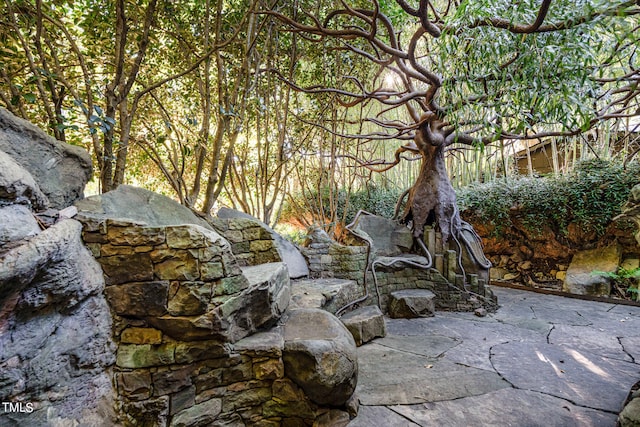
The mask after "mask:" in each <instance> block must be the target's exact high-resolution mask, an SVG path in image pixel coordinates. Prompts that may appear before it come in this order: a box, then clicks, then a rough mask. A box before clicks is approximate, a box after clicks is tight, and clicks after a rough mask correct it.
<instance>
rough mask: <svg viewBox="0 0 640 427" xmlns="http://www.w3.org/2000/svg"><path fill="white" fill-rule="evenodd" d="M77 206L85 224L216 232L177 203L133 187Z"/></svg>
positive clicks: (81, 202)
mask: <svg viewBox="0 0 640 427" xmlns="http://www.w3.org/2000/svg"><path fill="white" fill-rule="evenodd" d="M76 207H77V208H78V211H79V213H80V217H79V218H83V219H82V221H83V222H88V221H89V222H92V223H97V222H101V221H104V220H106V219H107V218H108V219H117V220H122V221H129V222H137V223H140V224H145V225H147V226H152V227H160V226H167V225H183V224H195V225H199V226H201V227H204V228H206V229H209V230H212V228H211V226H210V225H209V224H208V223H207V222H206V221H205V220H203V219H202V218H200V217H198V216H197V215H196V214H194V213H193V212H192V211H191V210H190V209H188V208H186V207H184V206H182V205H181V204H180V203H178V202H176V201H175V200H173V199H170V198H169V197H166V196H163V195H161V194H158V193H154V192H153V191H149V190H145V189H144V188H138V187H133V186H131V185H120V186H119V187H118V188H116V189H115V190H113V191H109V192H108V193H105V194H101V195H97V196H91V197H87V198H86V199H84V200H80V201H78V202H77V203H76Z"/></svg>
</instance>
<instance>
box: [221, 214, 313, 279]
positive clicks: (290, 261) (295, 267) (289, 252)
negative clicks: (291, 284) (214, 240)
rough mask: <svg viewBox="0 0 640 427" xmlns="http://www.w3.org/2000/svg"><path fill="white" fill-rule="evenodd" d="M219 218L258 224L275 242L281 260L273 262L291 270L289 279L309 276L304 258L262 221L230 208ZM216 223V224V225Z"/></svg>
mask: <svg viewBox="0 0 640 427" xmlns="http://www.w3.org/2000/svg"><path fill="white" fill-rule="evenodd" d="M218 218H221V219H226V220H229V219H237V218H241V219H248V220H251V221H253V222H255V223H256V224H258V225H259V226H260V227H261V228H262V229H264V230H265V231H266V233H267V234H269V235H270V237H271V239H272V240H273V244H274V246H275V248H276V251H277V252H278V255H279V259H275V260H273V261H282V262H284V263H285V264H286V265H287V268H288V269H289V277H291V278H292V279H297V278H300V277H306V276H308V275H309V267H308V266H307V262H306V261H305V259H304V257H303V256H302V254H301V253H300V251H299V250H298V248H296V247H295V246H294V245H293V244H292V243H291V242H289V241H288V240H287V239H285V238H284V237H282V236H281V235H280V234H278V233H277V232H276V231H275V230H273V229H272V228H271V227H269V226H268V225H267V224H265V223H263V222H262V221H260V220H258V219H257V218H254V217H253V216H251V215H249V214H246V213H244V212H240V211H238V210H235V209H229V208H221V209H220V210H219V211H218ZM215 224H216V223H215V222H214V225H215Z"/></svg>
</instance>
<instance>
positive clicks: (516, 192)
mask: <svg viewBox="0 0 640 427" xmlns="http://www.w3.org/2000/svg"><path fill="white" fill-rule="evenodd" d="M639 182H640V164H638V163H637V162H636V163H633V164H629V165H627V167H626V168H625V167H624V166H623V165H621V164H619V163H614V162H610V161H601V160H590V161H585V162H582V163H580V164H579V165H577V166H576V168H575V169H574V170H573V172H572V173H570V174H568V175H566V176H562V177H557V178H555V177H545V178H530V177H520V178H505V179H501V180H497V181H493V182H490V183H486V184H476V185H472V186H468V187H465V188H462V189H460V190H459V191H458V203H459V205H460V209H461V210H467V211H470V212H472V213H473V214H474V215H476V216H477V217H478V218H479V219H480V220H483V221H487V222H491V223H493V224H495V225H496V229H495V233H496V234H497V235H501V234H503V232H504V231H505V230H506V229H508V228H509V227H511V226H512V225H513V222H512V220H513V218H514V217H517V218H518V219H519V220H520V221H521V222H522V224H523V225H524V226H525V228H527V229H528V230H529V231H530V232H533V233H536V232H540V231H541V229H542V226H545V225H547V226H550V227H551V228H552V229H553V230H555V231H557V232H560V233H562V234H565V235H566V234H567V229H568V226H569V224H570V223H572V222H575V223H576V224H577V225H579V226H581V227H583V228H585V229H589V230H593V231H595V232H596V235H597V237H601V236H602V235H603V234H604V232H605V230H606V228H607V225H608V224H609V223H610V222H611V219H612V218H613V217H615V216H616V215H618V214H619V213H620V207H621V205H622V204H623V203H624V202H625V201H626V200H627V197H628V195H629V192H630V190H631V188H632V187H633V186H634V185H635V184H637V183H639Z"/></svg>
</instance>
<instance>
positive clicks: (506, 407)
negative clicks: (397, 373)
mask: <svg viewBox="0 0 640 427" xmlns="http://www.w3.org/2000/svg"><path fill="white" fill-rule="evenodd" d="M390 409H391V410H392V411H394V412H395V413H397V414H399V415H402V416H403V417H405V420H406V421H405V422H411V421H413V422H415V423H416V424H418V425H421V426H438V427H460V426H518V427H534V426H536V427H569V426H574V427H579V426H614V425H615V420H616V416H615V415H613V414H608V413H604V412H600V411H594V410H591V409H588V408H582V407H580V406H576V405H573V404H571V403H570V402H568V401H566V400H564V399H558V398H554V397H551V396H546V395H544V394H540V393H535V392H531V391H527V390H512V389H501V390H498V391H494V392H491V393H488V394H486V395H484V396H471V397H466V398H462V399H458V400H451V401H447V402H434V403H428V404H424V405H409V406H392V407H390ZM389 425H391V424H389ZM398 425H402V424H398Z"/></svg>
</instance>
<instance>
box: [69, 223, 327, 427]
mask: <svg viewBox="0 0 640 427" xmlns="http://www.w3.org/2000/svg"><path fill="white" fill-rule="evenodd" d="M81 220H82V221H83V223H84V232H83V238H84V240H85V242H87V245H88V246H89V247H90V249H91V251H92V252H93V254H94V256H95V257H96V259H97V260H98V262H99V263H100V264H101V266H102V268H103V271H104V276H105V282H106V289H105V294H106V296H107V301H108V302H109V304H110V307H111V311H112V315H113V318H114V326H113V330H114V341H115V343H116V345H117V352H116V362H115V367H114V379H115V385H116V390H117V395H118V399H117V401H118V407H117V410H118V413H119V414H120V422H121V423H122V424H123V425H154V426H223V425H224V426H227V425H238V426H241V425H251V426H280V425H313V423H314V422H316V423H317V422H318V420H322V419H323V417H327V416H328V414H329V413H330V412H331V411H330V409H329V408H326V407H320V406H318V405H317V404H316V403H314V402H313V401H312V400H311V399H309V397H308V396H307V395H306V394H305V392H304V391H303V390H302V389H301V388H299V387H298V386H297V385H296V384H295V383H294V382H293V381H292V380H291V379H289V378H287V377H286V376H285V368H284V366H285V364H284V361H283V349H284V338H283V335H282V331H281V328H280V327H277V326H275V323H276V322H277V320H278V319H280V316H281V315H282V314H283V312H284V310H285V309H286V307H287V304H288V302H289V298H290V294H289V288H288V286H289V280H288V277H287V276H286V268H284V267H283V266H281V264H278V265H274V264H268V266H269V267H267V268H266V269H265V270H264V271H269V273H268V274H273V276H274V279H273V280H266V281H265V279H264V278H252V279H249V280H248V279H247V277H249V276H246V275H245V274H244V273H243V271H242V269H241V268H240V266H239V265H238V262H237V261H236V259H235V257H234V255H233V254H232V253H231V245H230V244H229V243H228V242H227V241H226V240H225V239H224V238H222V237H221V236H220V235H218V234H217V233H216V232H215V231H212V230H208V229H205V228H203V227H200V226H197V225H177V226H160V227H151V226H147V225H144V224H140V223H135V222H130V221H123V220H113V219H95V218H92V217H90V216H81ZM258 229H259V228H258ZM228 231H239V232H241V233H243V232H245V231H247V230H239V229H233V228H230V229H229V230H228ZM251 233H253V234H251ZM243 238H247V239H250V238H254V239H258V240H253V241H261V235H259V234H258V233H257V232H256V231H255V230H253V231H252V230H249V233H246V234H245V235H243ZM250 268H255V267H250ZM247 274H248V273H247ZM266 274H267V273H265V274H263V275H266ZM283 274H284V276H283V277H281V276H282V275H283ZM254 275H255V274H254ZM254 282H255V283H254ZM265 330H267V331H268V332H261V331H265Z"/></svg>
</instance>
